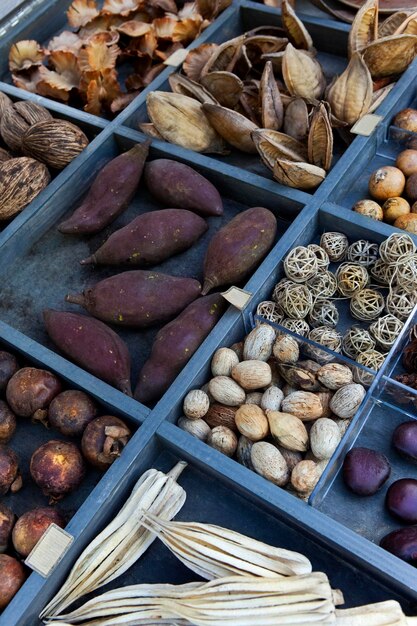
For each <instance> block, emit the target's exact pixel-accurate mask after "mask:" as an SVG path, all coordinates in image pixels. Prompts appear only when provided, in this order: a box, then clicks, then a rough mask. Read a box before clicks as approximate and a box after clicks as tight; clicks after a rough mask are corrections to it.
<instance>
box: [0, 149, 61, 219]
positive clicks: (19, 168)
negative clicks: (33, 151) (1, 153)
mask: <svg viewBox="0 0 417 626" xmlns="http://www.w3.org/2000/svg"><path fill="white" fill-rule="evenodd" d="M50 180H51V176H50V174H49V172H48V170H47V168H46V167H45V165H43V163H39V161H36V160H35V159H31V158H29V157H17V158H15V159H9V160H8V161H4V163H0V221H1V220H8V219H10V218H11V217H13V216H14V215H16V213H20V211H22V209H24V208H25V207H26V206H27V205H28V204H29V203H30V202H32V200H33V199H34V198H36V196H37V195H38V194H39V193H40V192H41V191H42V190H43V189H45V187H46V186H47V184H48V183H49V181H50Z"/></svg>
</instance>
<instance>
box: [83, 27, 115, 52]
mask: <svg viewBox="0 0 417 626" xmlns="http://www.w3.org/2000/svg"><path fill="white" fill-rule="evenodd" d="M119 39H120V34H119V33H118V32H117V30H112V31H102V32H99V33H94V35H91V36H90V37H88V38H87V39H86V40H84V41H85V44H86V45H90V44H93V45H95V44H100V45H101V44H104V45H106V46H107V47H108V48H110V46H113V45H115V44H116V43H117V42H118V41H119Z"/></svg>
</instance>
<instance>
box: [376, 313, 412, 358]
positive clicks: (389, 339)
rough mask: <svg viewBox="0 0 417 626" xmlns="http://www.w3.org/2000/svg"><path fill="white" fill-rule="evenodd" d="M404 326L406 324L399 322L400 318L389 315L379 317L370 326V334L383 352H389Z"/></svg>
mask: <svg viewBox="0 0 417 626" xmlns="http://www.w3.org/2000/svg"><path fill="white" fill-rule="evenodd" d="M403 326H404V322H402V321H401V320H399V319H398V317H395V315H392V314H391V313H387V315H383V316H382V317H379V318H378V319H377V320H375V322H373V323H372V324H371V325H370V327H369V332H370V333H371V334H372V336H373V337H374V338H375V339H376V342H377V344H378V346H380V347H381V348H382V349H383V350H389V349H390V348H391V347H392V346H393V345H394V343H395V340H396V339H397V337H398V335H399V334H400V332H401V330H402V328H403Z"/></svg>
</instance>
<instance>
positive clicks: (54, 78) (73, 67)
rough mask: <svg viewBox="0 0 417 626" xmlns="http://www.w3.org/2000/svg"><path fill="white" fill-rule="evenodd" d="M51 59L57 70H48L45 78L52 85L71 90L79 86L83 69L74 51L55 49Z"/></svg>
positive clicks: (56, 87)
mask: <svg viewBox="0 0 417 626" xmlns="http://www.w3.org/2000/svg"><path fill="white" fill-rule="evenodd" d="M49 61H50V63H51V64H52V66H53V67H54V68H55V71H54V72H53V71H50V72H48V75H47V76H45V77H44V78H43V80H44V81H45V82H47V83H48V84H49V85H50V86H51V87H53V88H55V89H63V90H64V91H71V89H74V88H77V87H78V85H79V83H80V78H81V70H80V68H79V65H78V59H77V57H76V56H75V54H73V53H72V52H68V51H64V50H55V51H54V52H51V54H50V57H49Z"/></svg>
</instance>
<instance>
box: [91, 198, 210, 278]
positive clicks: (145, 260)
mask: <svg viewBox="0 0 417 626" xmlns="http://www.w3.org/2000/svg"><path fill="white" fill-rule="evenodd" d="M207 228H208V225H207V222H206V221H205V220H204V219H203V218H202V217H199V216H198V215H196V214H195V213H192V212H191V211H184V210H183V209H164V210H162V211H151V212H149V213H144V214H143V215H139V216H138V217H136V218H135V219H134V220H133V221H132V222H130V223H129V224H127V225H126V226H124V228H120V230H116V231H115V232H114V233H113V234H112V235H110V237H109V238H108V239H107V241H106V242H105V243H104V244H103V245H102V246H101V247H100V248H99V249H98V250H97V251H96V252H95V253H94V254H92V255H91V256H90V257H88V258H87V259H84V260H83V261H81V264H82V265H86V264H87V263H96V264H100V265H122V264H127V263H128V264H129V265H136V266H137V267H146V266H147V265H157V264H158V263H161V262H162V261H165V259H169V257H171V256H173V255H174V254H178V253H179V252H183V250H187V249H188V248H190V247H191V246H192V245H193V243H195V242H196V241H197V239H199V237H201V235H202V234H203V233H205V232H206V230H207Z"/></svg>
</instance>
